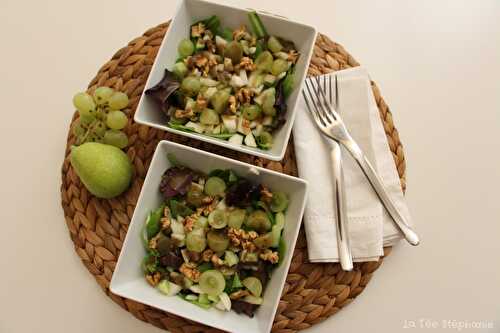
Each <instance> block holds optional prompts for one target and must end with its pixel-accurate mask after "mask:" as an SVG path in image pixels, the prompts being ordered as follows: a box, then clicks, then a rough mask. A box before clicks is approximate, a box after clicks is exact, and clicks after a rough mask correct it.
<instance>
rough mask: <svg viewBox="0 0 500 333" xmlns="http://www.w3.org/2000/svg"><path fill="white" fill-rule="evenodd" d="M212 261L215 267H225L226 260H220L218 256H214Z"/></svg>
mask: <svg viewBox="0 0 500 333" xmlns="http://www.w3.org/2000/svg"><path fill="white" fill-rule="evenodd" d="M210 261H211V262H212V264H214V266H215V267H219V266H223V265H224V260H222V259H221V258H219V256H218V255H216V254H213V255H212V257H211V258H210Z"/></svg>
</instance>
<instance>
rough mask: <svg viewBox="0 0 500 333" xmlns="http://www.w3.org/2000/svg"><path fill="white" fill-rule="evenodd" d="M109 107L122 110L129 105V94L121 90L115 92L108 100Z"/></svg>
mask: <svg viewBox="0 0 500 333" xmlns="http://www.w3.org/2000/svg"><path fill="white" fill-rule="evenodd" d="M108 103H109V107H110V108H111V109H113V110H121V109H123V108H125V107H127V105H128V96H127V94H125V93H122V92H121V91H117V92H115V93H114V94H113V95H111V97H109V100H108Z"/></svg>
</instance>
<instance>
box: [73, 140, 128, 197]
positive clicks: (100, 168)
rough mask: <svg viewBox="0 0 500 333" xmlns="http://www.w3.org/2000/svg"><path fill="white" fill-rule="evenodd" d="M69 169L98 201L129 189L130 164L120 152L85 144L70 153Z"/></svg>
mask: <svg viewBox="0 0 500 333" xmlns="http://www.w3.org/2000/svg"><path fill="white" fill-rule="evenodd" d="M71 165H72V166H73V168H74V169H75V171H76V174H77V175H78V176H79V177H80V180H81V181H82V183H83V184H84V185H85V187H86V188H87V189H88V190H89V191H90V193H92V194H93V195H95V196H96V197H99V198H104V199H109V198H113V197H116V196H117V195H120V194H122V193H123V192H124V191H125V190H126V189H127V187H128V186H129V185H130V179H131V178H132V164H131V163H130V160H129V158H128V156H127V154H125V153H124V152H123V151H122V150H121V149H118V148H116V147H114V146H111V145H106V144H102V143H96V142H87V143H84V144H83V145H81V146H78V147H74V148H73V149H72V150H71Z"/></svg>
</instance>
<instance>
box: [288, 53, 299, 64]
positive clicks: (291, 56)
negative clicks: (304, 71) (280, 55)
mask: <svg viewBox="0 0 500 333" xmlns="http://www.w3.org/2000/svg"><path fill="white" fill-rule="evenodd" d="M299 55H300V54H299V53H298V52H297V51H295V50H290V52H288V58H287V60H288V61H291V62H293V63H294V64H295V63H296V62H297V59H299Z"/></svg>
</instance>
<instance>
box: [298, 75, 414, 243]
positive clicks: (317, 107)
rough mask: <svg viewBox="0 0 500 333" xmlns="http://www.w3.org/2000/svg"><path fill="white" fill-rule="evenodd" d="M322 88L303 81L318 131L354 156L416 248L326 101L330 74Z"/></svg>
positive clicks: (401, 221) (367, 162) (380, 185)
mask: <svg viewBox="0 0 500 333" xmlns="http://www.w3.org/2000/svg"><path fill="white" fill-rule="evenodd" d="M313 80H315V81H316V85H315V84H314V83H313ZM334 84H335V90H336V92H338V84H337V76H335V82H334ZM322 85H323V87H321V82H320V79H319V77H316V78H315V79H314V78H308V79H307V80H306V90H307V93H308V95H309V98H308V96H307V95H306V93H305V91H304V90H302V94H303V96H304V99H305V101H306V105H307V108H308V109H309V111H310V112H311V113H312V114H313V115H314V118H315V121H316V125H318V127H319V128H320V130H321V132H323V133H324V134H325V135H326V136H328V137H329V138H330V139H332V140H334V141H336V142H338V143H340V144H341V145H343V146H344V147H345V148H346V149H347V151H348V152H349V153H350V154H351V155H352V156H353V158H354V159H355V160H356V162H357V163H358V165H359V166H360V168H361V170H362V171H363V173H364V175H365V176H366V178H367V179H368V181H369V183H370V184H371V186H372V188H373V189H374V190H375V193H376V194H377V196H378V197H379V199H380V201H381V202H382V204H383V205H384V207H385V209H386V210H387V211H388V212H389V215H391V217H392V219H393V221H394V222H395V224H396V226H397V228H398V229H399V230H400V231H401V233H402V234H403V235H404V237H405V238H406V240H407V241H408V243H410V244H411V245H418V244H419V242H420V241H419V238H418V235H417V234H416V233H415V231H413V230H412V229H411V227H410V226H409V225H408V223H407V222H406V220H405V218H404V217H403V216H402V215H401V213H400V212H399V211H398V209H397V208H396V205H395V204H394V202H393V200H392V199H391V197H390V196H389V194H388V193H387V191H386V190H385V188H384V185H383V183H382V180H381V179H380V177H379V176H378V174H377V172H376V171H375V169H374V168H373V166H372V165H371V163H370V162H369V161H368V159H367V158H366V155H365V154H364V153H363V151H362V150H361V148H360V147H359V145H358V144H357V143H356V142H355V141H354V139H353V138H352V137H351V135H350V134H349V132H348V131H347V128H346V127H345V125H344V122H343V121H342V118H340V116H339V114H338V113H337V112H336V111H335V109H334V108H333V106H332V104H331V103H329V102H328V100H327V98H326V96H325V92H324V91H325V90H331V89H332V78H331V76H330V75H328V78H327V76H324V77H323V82H322ZM327 86H328V87H329V88H330V89H326V88H325V87H327Z"/></svg>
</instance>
